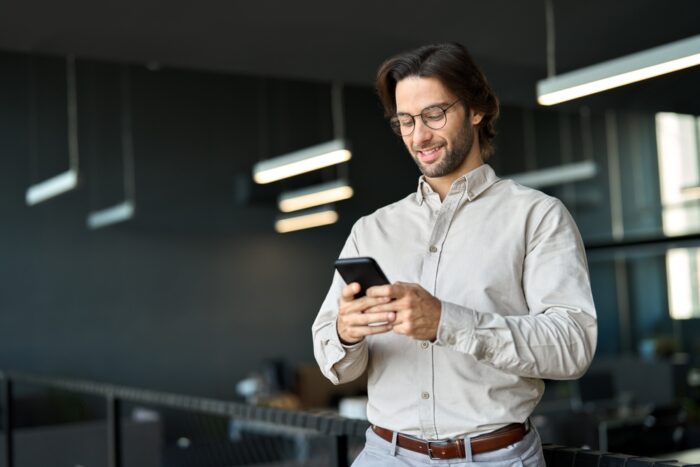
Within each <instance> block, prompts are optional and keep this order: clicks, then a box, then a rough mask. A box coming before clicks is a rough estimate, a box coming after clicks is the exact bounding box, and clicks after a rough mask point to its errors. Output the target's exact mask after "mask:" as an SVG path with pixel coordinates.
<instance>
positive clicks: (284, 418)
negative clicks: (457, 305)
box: [0, 372, 700, 467]
mask: <svg viewBox="0 0 700 467" xmlns="http://www.w3.org/2000/svg"><path fill="white" fill-rule="evenodd" d="M0 383H1V384H2V387H3V404H2V405H3V412H2V413H3V427H4V435H3V446H4V461H5V466H7V467H14V466H15V455H14V451H13V449H14V443H13V436H14V430H15V427H14V426H13V391H14V387H15V385H17V384H22V385H30V386H39V387H42V388H47V389H54V390H61V391H67V392H70V393H78V394H81V395H91V396H98V397H101V398H104V404H105V405H106V423H107V430H106V431H107V460H106V465H108V466H109V467H125V466H124V463H123V459H122V457H121V453H122V438H121V433H122V426H121V423H122V417H121V416H120V413H121V412H120V405H121V404H122V403H125V402H129V403H137V404H146V405H153V406H159V407H164V408H171V409H176V410H182V411H187V412H192V413H198V414H205V415H214V416H219V417H227V418H230V419H236V420H242V421H251V422H266V423H270V424H275V425H278V426H280V427H286V428H292V429H293V428H300V429H303V430H304V431H305V432H310V433H313V434H314V435H317V436H324V437H327V438H328V440H329V448H330V450H331V455H330V458H329V460H328V465H329V466H332V467H346V466H347V465H348V464H349V461H350V460H349V457H348V438H349V437H358V438H360V437H363V436H364V433H365V431H366V429H367V428H368V426H369V424H368V422H367V421H363V420H352V419H347V418H343V417H340V416H335V415H330V414H313V413H309V412H302V411H293V410H285V409H277V408H271V407H261V406H254V405H248V404H241V403H236V402H229V401H222V400H217V399H210V398H202V397H192V396H186V395H180V394H172V393H166V392H158V391H152V390H147V389H137V388H131V387H124V386H117V385H111V384H103V383H95V382H89V381H80V380H68V379H61V378H48V377H42V376H35V375H28V374H23V373H17V372H2V373H0ZM38 448H39V447H38ZM543 448H544V453H545V458H546V460H547V465H548V466H550V467H564V466H567V467H585V466H596V467H604V466H626V467H635V466H659V467H661V466H683V465H685V466H690V465H700V464H684V463H681V462H676V461H672V460H667V461H663V460H660V459H648V458H640V457H634V456H625V455H621V454H611V453H601V452H596V451H589V450H581V449H574V448H567V447H563V446H554V445H544V446H543Z"/></svg>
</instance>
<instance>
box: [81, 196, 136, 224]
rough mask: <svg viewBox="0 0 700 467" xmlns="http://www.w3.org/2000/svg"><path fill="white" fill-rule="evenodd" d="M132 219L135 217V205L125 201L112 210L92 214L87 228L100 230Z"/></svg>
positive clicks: (89, 216) (111, 208) (107, 209)
mask: <svg viewBox="0 0 700 467" xmlns="http://www.w3.org/2000/svg"><path fill="white" fill-rule="evenodd" d="M132 217H134V204H133V203H132V202H131V201H124V202H123V203H120V204H117V205H115V206H112V207H110V208H106V209H102V210H100V211H94V212H91V213H90V214H89V215H88V218H87V226H88V227H90V228H91V229H99V228H101V227H106V226H108V225H111V224H116V223H117V222H123V221H126V220H129V219H131V218H132Z"/></svg>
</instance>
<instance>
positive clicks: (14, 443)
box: [0, 372, 700, 467]
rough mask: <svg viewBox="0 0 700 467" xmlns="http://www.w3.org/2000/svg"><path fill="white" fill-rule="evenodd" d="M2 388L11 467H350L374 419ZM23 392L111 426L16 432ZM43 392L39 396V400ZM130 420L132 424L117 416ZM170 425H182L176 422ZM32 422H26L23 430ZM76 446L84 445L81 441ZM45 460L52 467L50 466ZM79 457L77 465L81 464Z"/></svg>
mask: <svg viewBox="0 0 700 467" xmlns="http://www.w3.org/2000/svg"><path fill="white" fill-rule="evenodd" d="M0 382H2V385H3V388H4V392H3V396H4V399H3V404H2V420H3V427H2V429H3V431H2V440H1V441H2V446H3V448H4V450H2V451H0V452H2V456H3V460H4V461H5V462H4V465H5V466H7V467H16V466H21V467H32V466H34V465H42V466H45V465H85V466H88V465H89V466H109V467H119V466H129V467H138V466H141V465H143V466H147V465H163V466H168V467H180V466H182V467H184V466H187V467H190V466H193V465H196V466H198V467H214V466H217V467H220V466H222V465H226V466H238V465H241V466H242V465H249V466H259V467H292V466H294V467H298V466H302V465H303V466H311V467H315V466H318V467H328V466H331V467H332V466H347V465H349V464H350V462H352V460H353V459H354V457H355V455H356V454H357V453H358V452H359V451H360V449H361V448H362V446H363V445H364V433H365V431H366V430H367V428H368V426H369V424H368V422H367V421H364V420H352V419H347V418H343V417H339V416H338V415H336V414H334V413H332V412H330V411H325V412H322V413H320V412H316V413H312V412H303V411H297V410H283V409H279V408H274V407H262V406H254V405H247V404H241V403H236V402H229V401H223V400H214V399H207V398H200V397H192V396H186V395H180V394H172V393H164V392H157V391H152V390H143V389H138V388H129V387H123V386H114V385H109V384H101V383H93V382H87V381H75V380H66V379H59V378H47V377H40V376H33V375H26V374H18V373H13V372H9V373H7V372H6V373H4V374H2V375H0ZM18 386H31V387H32V388H43V389H46V388H48V389H50V390H52V391H61V392H63V393H67V394H74V395H82V396H86V397H88V398H92V401H91V402H88V403H87V404H85V407H87V409H88V410H83V409H84V408H81V409H80V410H78V411H73V412H72V413H73V414H75V413H77V412H82V413H83V414H85V413H86V412H90V411H91V410H93V408H94V402H95V401H98V400H101V401H102V403H103V408H105V411H104V412H105V414H106V418H105V419H103V420H99V421H90V422H83V423H80V422H74V423H72V424H69V425H70V426H66V425H65V424H64V425H48V426H44V427H40V428H31V429H27V428H26V427H25V428H18V427H16V426H15V425H14V422H15V421H21V417H14V416H13V411H14V410H16V409H18V407H15V403H17V402H20V401H18V400H16V399H15V398H14V397H13V392H14V389H15V388H16V387H18ZM39 393H40V391H34V394H35V395H37V394H39ZM50 397H51V396H50ZM55 401H56V399H55V398H54V403H55ZM68 401H69V403H68V405H72V407H73V408H75V407H78V404H75V401H76V399H75V398H73V399H71V398H69V399H68ZM70 401H73V402H70ZM20 405H21V402H20ZM54 405H55V404H54ZM91 407H92V408H91ZM125 413H126V414H130V416H128V417H124V416H120V415H122V414H125ZM64 415H65V414H64ZM658 415H659V416H660V415H662V414H660V413H659V414H658ZM232 419H233V420H237V421H239V422H240V423H238V425H237V426H238V429H239V432H238V433H237V436H238V439H237V440H232V439H231V433H230V431H229V429H230V425H229V421H230V420H232ZM173 420H176V422H175V423H173ZM29 421H30V420H28V419H25V420H24V421H23V422H22V423H25V424H26V423H29ZM45 421H46V420H45ZM246 427H248V428H252V429H248V428H246ZM265 431H267V434H265V433H264V432H265ZM173 435H174V436H173ZM295 436H297V437H305V438H306V439H305V441H304V442H305V446H306V449H307V450H306V451H305V452H303V453H300V452H299V451H295V445H294V437H295ZM100 438H101V439H100ZM76 439H78V440H79V443H75V440H76ZM144 443H152V446H151V448H149V447H145V446H144ZM67 445H73V446H75V447H76V453H75V454H70V453H66V452H59V450H60V449H61V448H65V446H67ZM79 448H82V450H80V449H79ZM132 450H135V451H137V452H135V453H134V452H131V451H132ZM156 451H160V453H161V454H160V456H158V455H157V454H155V452H156ZM544 451H545V456H546V458H547V465H548V466H550V467H564V466H567V467H568V466H587V465H595V466H605V465H610V466H613V465H625V466H635V465H639V466H647V465H648V466H651V465H655V466H682V465H700V464H685V463H682V462H677V461H675V460H672V459H670V458H665V459H666V460H663V459H658V458H657V459H654V458H650V457H641V456H639V455H624V454H614V453H608V452H598V451H592V450H589V449H581V448H578V447H565V446H561V445H545V446H544ZM145 453H151V454H150V456H151V457H148V458H145V457H144V456H143V455H144V454H145ZM138 455H141V457H137V456H138ZM47 456H49V457H48V459H50V460H49V461H47V460H46V459H47ZM62 456H63V457H62ZM78 459H79V462H80V463H79V464H78V463H74V462H78V461H77V460H78ZM65 462H68V464H64V463H65Z"/></svg>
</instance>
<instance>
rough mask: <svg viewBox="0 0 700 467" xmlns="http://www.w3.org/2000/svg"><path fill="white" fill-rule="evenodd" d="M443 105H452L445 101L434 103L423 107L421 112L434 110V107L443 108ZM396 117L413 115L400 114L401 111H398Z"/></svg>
mask: <svg viewBox="0 0 700 467" xmlns="http://www.w3.org/2000/svg"><path fill="white" fill-rule="evenodd" d="M443 105H450V103H449V102H445V101H440V102H434V103H432V104H428V105H426V106H425V107H423V109H421V112H422V111H423V110H425V109H430V108H432V107H441V106H443ZM396 115H411V114H410V113H408V112H399V111H397V112H396Z"/></svg>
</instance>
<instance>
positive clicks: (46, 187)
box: [25, 169, 78, 206]
mask: <svg viewBox="0 0 700 467" xmlns="http://www.w3.org/2000/svg"><path fill="white" fill-rule="evenodd" d="M77 186H78V171H77V170H74V169H70V170H67V171H66V172H63V173H62V174H58V175H56V176H54V177H51V178H49V179H48V180H44V181H43V182H41V183H37V184H36V185H32V186H30V187H29V188H28V189H27V194H26V197H25V198H26V201H27V204H28V205H29V206H33V205H35V204H37V203H41V202H42V201H46V200H47V199H49V198H53V197H54V196H58V195H60V194H61V193H65V192H66V191H70V190H72V189H74V188H75V187H77Z"/></svg>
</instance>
